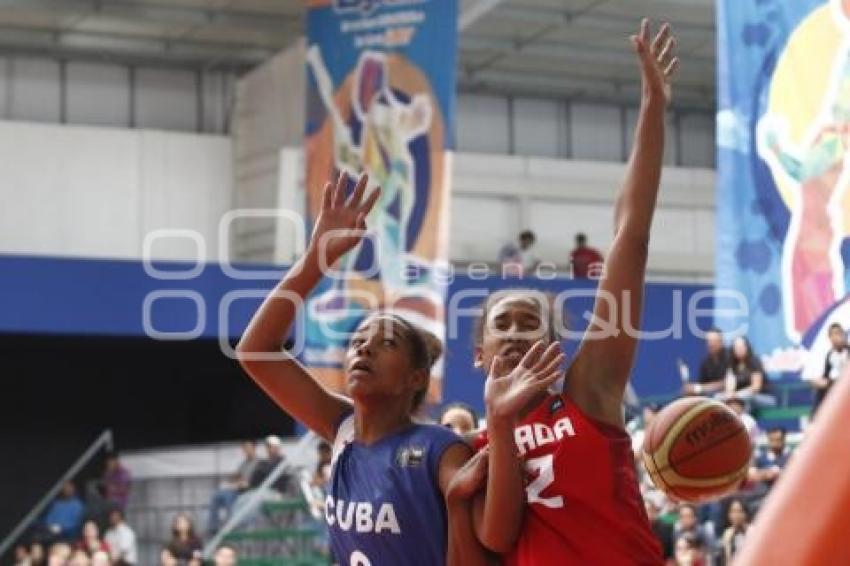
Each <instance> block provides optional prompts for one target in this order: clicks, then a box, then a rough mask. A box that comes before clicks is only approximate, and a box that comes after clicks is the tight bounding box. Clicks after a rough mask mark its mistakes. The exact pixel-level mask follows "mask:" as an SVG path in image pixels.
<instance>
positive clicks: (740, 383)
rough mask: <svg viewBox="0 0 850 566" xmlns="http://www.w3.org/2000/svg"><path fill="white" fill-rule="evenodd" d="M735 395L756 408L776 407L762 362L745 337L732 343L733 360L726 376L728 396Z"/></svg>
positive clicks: (740, 337)
mask: <svg viewBox="0 0 850 566" xmlns="http://www.w3.org/2000/svg"><path fill="white" fill-rule="evenodd" d="M733 395H734V396H737V397H740V398H741V399H744V400H746V401H749V402H750V403H752V404H753V405H754V406H756V407H771V406H774V405H776V398H775V397H773V395H772V394H771V391H770V380H768V379H767V377H766V376H765V373H764V367H763V366H762V365H761V360H759V358H758V356H756V355H755V354H754V353H753V349H752V346H750V341H749V340H747V339H746V338H745V337H744V336H738V337H737V338H735V340H734V341H733V342H732V359H731V362H730V366H729V371H728V372H727V375H726V396H727V397H732V396H733Z"/></svg>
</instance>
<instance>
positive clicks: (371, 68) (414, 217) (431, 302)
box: [302, 0, 458, 401]
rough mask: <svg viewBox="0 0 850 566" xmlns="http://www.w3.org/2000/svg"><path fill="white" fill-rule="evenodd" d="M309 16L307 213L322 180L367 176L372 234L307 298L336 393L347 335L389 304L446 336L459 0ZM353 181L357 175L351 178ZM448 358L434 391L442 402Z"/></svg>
mask: <svg viewBox="0 0 850 566" xmlns="http://www.w3.org/2000/svg"><path fill="white" fill-rule="evenodd" d="M308 7H309V12H308V16H307V42H308V46H307V76H308V81H307V85H308V86H307V124H306V141H305V144H306V147H305V150H306V167H307V174H306V186H307V211H308V221H309V223H312V222H313V221H314V220H315V218H316V215H317V214H318V211H319V208H320V204H321V192H322V187H323V185H324V183H325V182H326V181H328V180H331V179H335V178H336V177H337V175H338V174H339V172H340V171H343V172H346V173H348V174H349V176H350V177H351V178H352V179H355V180H356V178H357V177H358V176H359V175H360V173H361V172H363V171H365V172H367V173H368V174H369V177H370V179H371V184H373V185H380V186H381V189H382V196H381V199H380V201H379V202H378V204H377V205H376V206H375V209H374V210H373V211H372V213H371V214H370V215H369V217H368V218H367V224H368V226H369V230H370V234H369V237H368V239H367V240H365V241H364V242H363V244H361V246H359V247H358V248H357V249H355V250H354V251H353V252H351V253H350V254H348V256H346V257H344V258H342V260H340V262H339V263H338V264H337V265H336V266H335V268H336V270H335V273H334V274H332V275H328V276H326V277H325V279H324V281H323V282H322V284H321V286H320V288H319V289H318V290H317V292H316V293H315V294H314V295H313V296H312V297H311V299H310V300H309V302H308V304H307V309H306V315H305V324H306V330H307V331H306V336H305V342H306V343H305V348H304V351H303V355H302V358H303V360H304V362H305V363H306V365H308V366H309V367H311V368H312V369H313V370H314V372H316V373H317V374H318V375H320V376H321V377H322V379H323V380H324V381H325V383H326V384H328V385H330V386H331V387H333V388H334V389H337V390H340V389H341V388H342V385H343V381H342V372H341V369H340V367H341V362H342V360H343V357H344V354H345V348H346V346H347V343H348V338H349V334H350V332H351V331H352V330H353V329H354V328H355V327H356V326H357V324H358V323H359V321H360V320H362V318H363V317H364V316H365V314H366V313H367V312H370V311H373V310H375V309H388V310H393V311H394V312H396V313H397V314H399V315H401V316H403V317H405V318H406V319H408V320H409V321H410V322H413V323H415V324H418V325H420V326H421V327H423V328H425V329H427V330H429V331H431V332H433V333H434V334H436V335H437V336H438V337H439V338H441V339H442V338H443V337H444V334H445V332H444V329H445V324H444V318H445V317H444V309H443V302H444V298H445V289H446V284H447V282H448V280H447V278H446V274H447V269H446V265H447V264H446V260H447V256H448V221H449V215H448V211H449V191H450V178H451V175H450V173H451V149H452V148H453V147H454V139H453V120H454V105H455V65H456V54H457V10H458V6H457V1H456V0H333V1H331V0H324V1H322V0H313V1H309V2H308ZM352 185H353V183H352ZM440 367H441V364H438V366H437V367H436V368H435V372H434V373H435V376H434V377H436V378H437V379H432V388H431V392H430V393H431V395H430V398H431V400H432V401H437V400H439V397H440V391H441V382H440V380H439V377H440V375H441V370H440Z"/></svg>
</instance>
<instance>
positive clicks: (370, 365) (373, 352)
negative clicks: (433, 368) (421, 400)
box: [345, 316, 427, 401]
mask: <svg viewBox="0 0 850 566" xmlns="http://www.w3.org/2000/svg"><path fill="white" fill-rule="evenodd" d="M408 333H409V329H407V328H405V327H404V326H403V325H402V324H401V323H400V322H399V321H397V320H395V319H393V318H392V317H387V316H375V317H372V318H370V319H367V320H366V321H365V322H364V323H363V324H361V325H360V327H359V328H358V329H357V330H356V331H355V332H354V335H353V336H352V338H351V342H350V344H349V347H348V352H347V354H346V360H345V378H346V387H347V389H348V394H349V395H351V397H352V399H354V400H355V401H358V400H359V401H366V400H375V399H389V398H412V396H413V394H414V393H415V392H416V391H417V390H419V389H421V388H422V387H423V386H424V378H425V377H427V375H426V374H427V372H426V371H415V370H414V369H413V365H412V363H411V348H410V342H409V340H410V337H409V335H408ZM420 374H421V375H420Z"/></svg>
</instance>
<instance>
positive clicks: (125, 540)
mask: <svg viewBox="0 0 850 566" xmlns="http://www.w3.org/2000/svg"><path fill="white" fill-rule="evenodd" d="M104 540H106V544H107V545H109V553H110V554H111V555H112V565H113V566H133V565H135V564H137V563H138V561H139V551H138V547H137V546H136V533H134V532H133V529H131V528H130V526H129V525H127V523H126V522H125V521H124V513H122V512H121V511H120V510H118V509H116V510H114V511H112V512H111V513H110V514H109V530H108V531H106V536H105V537H104Z"/></svg>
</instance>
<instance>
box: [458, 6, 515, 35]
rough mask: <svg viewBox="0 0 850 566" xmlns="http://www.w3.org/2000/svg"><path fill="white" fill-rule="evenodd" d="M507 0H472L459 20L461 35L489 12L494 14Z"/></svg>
mask: <svg viewBox="0 0 850 566" xmlns="http://www.w3.org/2000/svg"><path fill="white" fill-rule="evenodd" d="M504 1H505V0H470V2H468V3H465V4H467V6H466V7H464V8H463V11H462V12H461V13H460V17H459V18H458V20H457V30H458V31H459V32H461V33H463V32H464V31H466V30H467V28H469V26H471V25H472V24H474V23H475V22H477V21H478V20H480V19H481V18H483V17H484V16H485V15H486V14H487V13H488V12H492V11H493V10H494V9H495V8H496V7H498V6H499V4H503V3H504Z"/></svg>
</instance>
